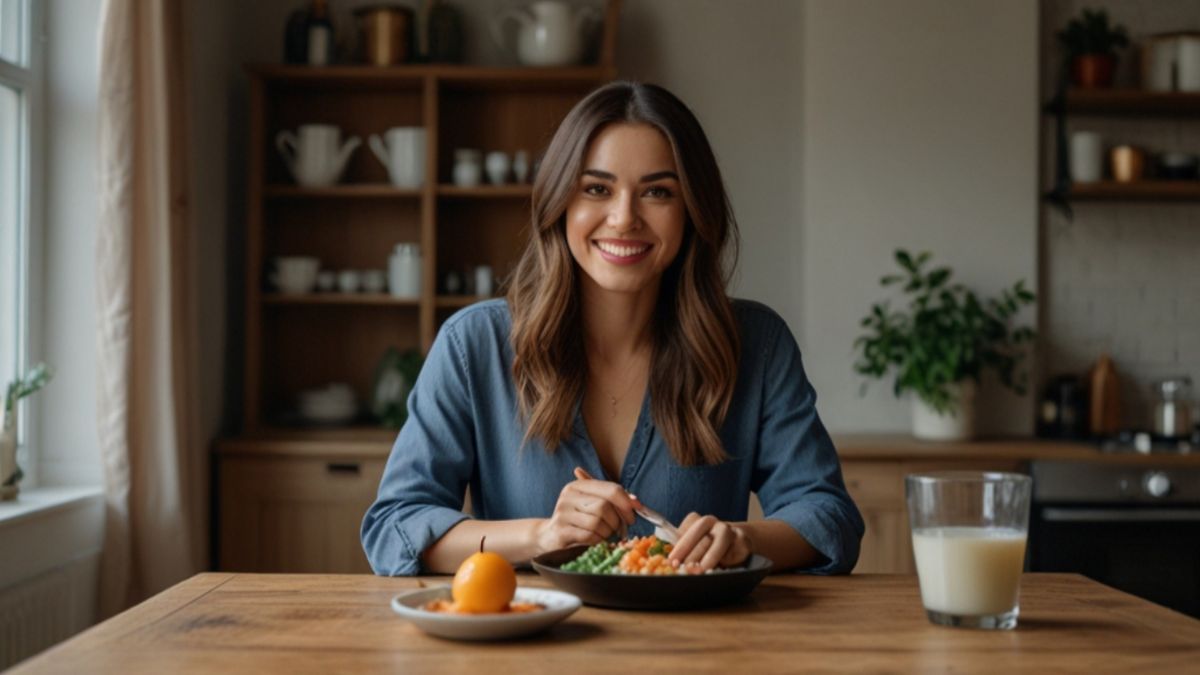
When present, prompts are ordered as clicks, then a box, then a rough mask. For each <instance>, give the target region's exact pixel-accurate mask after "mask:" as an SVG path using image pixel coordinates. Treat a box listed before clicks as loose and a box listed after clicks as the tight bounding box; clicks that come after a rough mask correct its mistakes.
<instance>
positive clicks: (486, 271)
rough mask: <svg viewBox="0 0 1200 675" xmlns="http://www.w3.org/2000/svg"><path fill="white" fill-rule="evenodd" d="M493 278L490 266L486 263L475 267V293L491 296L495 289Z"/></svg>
mask: <svg viewBox="0 0 1200 675" xmlns="http://www.w3.org/2000/svg"><path fill="white" fill-rule="evenodd" d="M494 286H495V284H494V280H493V277H492V268H491V267H489V266H487V265H480V266H479V267H476V268H475V295H482V296H484V297H491V295H492V293H493V292H494V291H495V290H496V289H495V287H494Z"/></svg>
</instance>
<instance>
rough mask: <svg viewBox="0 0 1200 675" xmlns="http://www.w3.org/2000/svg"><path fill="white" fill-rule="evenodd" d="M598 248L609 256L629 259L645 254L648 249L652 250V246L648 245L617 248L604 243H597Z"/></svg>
mask: <svg viewBox="0 0 1200 675" xmlns="http://www.w3.org/2000/svg"><path fill="white" fill-rule="evenodd" d="M596 246H598V247H599V248H600V250H601V251H604V252H605V253H607V254H609V255H615V256H617V257H620V258H628V257H631V256H635V255H638V254H639V253H644V252H645V251H646V250H647V249H649V248H650V246H648V245H647V246H616V245H614V244H607V243H605V242H602V241H598V242H596Z"/></svg>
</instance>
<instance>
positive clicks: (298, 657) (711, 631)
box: [13, 573, 1200, 675]
mask: <svg viewBox="0 0 1200 675" xmlns="http://www.w3.org/2000/svg"><path fill="white" fill-rule="evenodd" d="M432 581H433V582H434V583H445V582H447V581H448V579H447V578H445V577H440V578H437V579H435V580H432ZM419 583H420V582H419V581H418V580H417V579H413V578H381V577H374V576H360V575H283V574H225V573H208V574H200V575H197V576H195V577H193V578H191V579H189V580H187V581H184V582H182V583H180V584H178V585H176V586H175V587H173V588H170V589H168V590H166V591H164V592H163V593H161V594H159V595H157V596H155V597H154V598H151V599H150V600H148V601H146V602H144V603H142V604H140V605H138V606H137V607H134V608H132V609H130V610H128V611H126V612H124V613H123V614H120V615H118V616H116V617H113V618H112V619H110V620H108V621H105V622H103V623H101V624H99V625H97V626H95V627H93V628H91V629H89V630H88V631H85V632H84V633H81V634H80V635H78V636H76V637H74V638H72V639H70V640H68V641H66V642H64V643H63V644H61V645H59V646H57V647H54V648H52V649H50V650H49V651H47V652H45V653H43V654H41V655H39V656H37V657H34V658H33V659H30V660H29V661H26V662H25V663H24V664H22V665H21V666H18V667H17V668H16V669H15V670H14V671H13V672H14V673H41V672H69V673H83V672H87V673H106V672H113V673H115V672H120V673H123V674H124V673H142V672H170V673H188V672H219V673H240V672H260V673H275V672H279V673H300V672H372V671H388V672H404V673H411V672H435V671H436V672H482V673H489V674H491V673H507V672H517V671H530V670H535V671H550V670H553V671H557V672H560V673H571V675H576V674H580V673H589V672H617V671H625V672H645V671H646V669H648V668H655V669H659V672H663V673H667V672H683V671H684V670H685V669H686V670H688V671H692V672H697V671H702V672H714V671H721V672H726V673H742V672H762V671H796V670H801V669H803V670H820V671H835V672H865V671H874V672H883V671H891V672H922V673H929V672H944V671H954V672H970V671H988V672H996V671H1005V672H1059V673H1070V672H1095V671H1118V670H1119V671H1125V672H1155V673H1164V672H1192V673H1195V672H1197V670H1196V668H1197V665H1196V664H1198V663H1200V621H1197V620H1194V619H1191V618H1189V617H1187V616H1184V615H1182V614H1179V613H1176V612H1173V611H1171V610H1168V609H1165V608H1163V607H1159V606H1157V605H1154V604H1151V603H1149V602H1146V601H1144V600H1141V599H1139V598H1136V597H1134V596H1131V595H1127V594H1125V593H1122V592H1120V591H1117V590H1114V589H1112V588H1109V587H1107V586H1104V585H1102V584H1099V583H1096V582H1094V581H1091V580H1089V579H1086V578H1084V577H1082V576H1078V575H1070V574H1026V575H1024V577H1023V578H1022V582H1021V583H1022V588H1021V618H1020V625H1019V627H1018V628H1017V629H1016V630H1014V631H978V630H970V629H960V628H945V627H941V626H934V625H932V624H930V623H929V622H928V621H927V620H926V618H925V614H924V611H923V610H922V608H921V601H920V596H919V594H918V589H917V579H916V577H914V576H893V575H853V576H843V577H814V576H804V575H778V576H771V577H768V578H767V579H766V580H765V581H764V582H763V583H762V585H760V586H759V587H758V588H757V589H755V591H754V593H753V594H751V596H750V597H749V598H748V599H747V600H745V601H743V602H741V603H739V604H735V605H731V606H727V607H724V608H719V609H711V610H704V611H693V612H678V613H675V612H670V613H668V612H625V611H616V610H606V609H596V608H592V607H584V608H583V609H581V610H579V611H578V612H576V613H575V614H574V615H572V616H571V617H570V618H569V619H567V620H566V621H565V622H563V623H561V624H558V625H556V626H555V627H553V628H552V629H550V630H549V631H547V632H545V633H543V634H541V635H539V636H536V637H532V638H525V639H521V640H514V641H508V642H495V643H464V642H453V641H448V640H443V639H439V638H434V637H430V636H428V635H426V634H424V633H422V632H421V631H420V630H418V629H417V628H416V627H415V626H413V625H411V624H409V623H407V622H405V621H403V620H401V619H400V618H399V617H397V616H396V615H395V614H393V613H392V610H391V608H390V606H389V601H390V599H391V598H392V596H393V595H395V594H396V593H399V592H402V591H405V590H408V589H413V588H417V587H418V584H419ZM426 583H428V581H426ZM520 583H521V584H522V585H529V586H546V585H547V584H546V583H545V582H544V581H543V580H542V579H541V578H539V577H536V576H524V575H523V576H522V577H521V580H520Z"/></svg>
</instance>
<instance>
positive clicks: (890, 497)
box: [842, 461, 913, 574]
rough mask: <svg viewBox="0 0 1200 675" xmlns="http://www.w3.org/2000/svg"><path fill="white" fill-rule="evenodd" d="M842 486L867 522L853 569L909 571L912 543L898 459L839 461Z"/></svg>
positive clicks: (873, 571)
mask: <svg viewBox="0 0 1200 675" xmlns="http://www.w3.org/2000/svg"><path fill="white" fill-rule="evenodd" d="M842 476H843V478H844V479H845V481H846V490H847V491H849V492H850V496H851V497H852V498H853V499H854V503H855V504H857V505H858V510H859V511H861V512H862V516H863V521H864V522H865V523H866V525H867V531H866V534H864V535H863V540H862V551H861V553H859V556H858V565H856V566H855V567H854V571H855V572H858V573H860V574H912V572H913V563H912V545H911V543H910V542H909V541H908V531H907V530H908V518H907V514H906V513H905V505H904V472H903V467H902V466H901V464H900V462H874V461H857V462H856V461H843V462H842Z"/></svg>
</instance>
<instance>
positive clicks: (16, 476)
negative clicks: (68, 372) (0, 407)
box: [0, 363, 54, 501]
mask: <svg viewBox="0 0 1200 675" xmlns="http://www.w3.org/2000/svg"><path fill="white" fill-rule="evenodd" d="M52 377H54V373H53V371H51V370H50V367H49V366H47V365H46V364H44V363H39V364H37V365H36V366H34V367H33V368H32V369H30V371H29V372H27V373H25V376H24V377H18V378H17V379H16V380H13V381H12V382H10V383H9V384H8V388H7V389H5V392H4V426H3V427H2V430H0V501H5V500H10V499H16V498H17V493H18V492H19V491H20V488H19V486H18V483H20V481H21V479H22V478H23V477H24V476H25V474H24V473H23V472H22V471H21V467H20V466H19V465H18V464H17V419H18V418H19V414H18V412H19V409H18V407H17V404H18V403H19V402H20V401H21V399H23V398H25V397H26V396H30V395H32V394H34V393H35V392H37V390H39V389H41V388H42V387H44V386H46V383H47V382H49V381H50V378H52Z"/></svg>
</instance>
